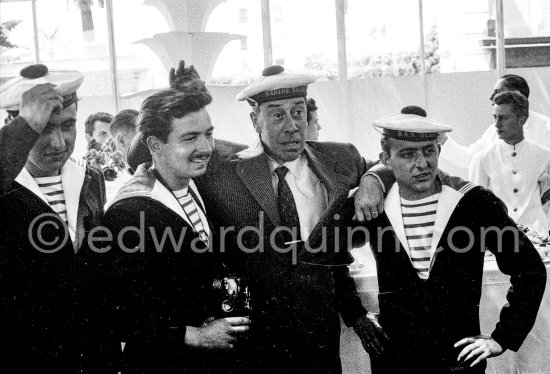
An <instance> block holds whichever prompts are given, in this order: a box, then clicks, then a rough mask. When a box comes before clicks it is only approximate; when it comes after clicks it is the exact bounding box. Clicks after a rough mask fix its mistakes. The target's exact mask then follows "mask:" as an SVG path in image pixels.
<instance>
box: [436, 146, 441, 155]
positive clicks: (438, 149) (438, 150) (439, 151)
mask: <svg viewBox="0 0 550 374" xmlns="http://www.w3.org/2000/svg"><path fill="white" fill-rule="evenodd" d="M440 154H441V144H439V143H437V156H438V157H439V155H440Z"/></svg>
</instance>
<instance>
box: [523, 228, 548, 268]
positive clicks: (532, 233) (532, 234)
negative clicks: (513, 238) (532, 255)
mask: <svg viewBox="0 0 550 374" xmlns="http://www.w3.org/2000/svg"><path fill="white" fill-rule="evenodd" d="M518 229H520V230H521V231H522V232H523V233H524V234H525V235H526V236H527V237H528V238H529V240H531V243H533V245H534V246H535V248H536V249H537V251H538V252H539V254H540V255H541V257H542V259H543V260H546V259H550V237H549V236H545V235H541V234H540V233H539V232H537V231H536V230H533V229H530V228H529V227H527V226H524V225H521V224H518Z"/></svg>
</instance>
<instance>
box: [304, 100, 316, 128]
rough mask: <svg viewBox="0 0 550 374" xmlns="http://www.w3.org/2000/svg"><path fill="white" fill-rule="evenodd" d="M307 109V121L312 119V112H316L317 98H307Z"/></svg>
mask: <svg viewBox="0 0 550 374" xmlns="http://www.w3.org/2000/svg"><path fill="white" fill-rule="evenodd" d="M306 109H307V122H308V123H309V121H311V114H309V113H310V112H315V111H316V110H317V109H319V108H317V105H315V99H311V98H310V99H307V100H306Z"/></svg>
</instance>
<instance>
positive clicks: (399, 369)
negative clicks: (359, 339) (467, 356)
mask: <svg viewBox="0 0 550 374" xmlns="http://www.w3.org/2000/svg"><path fill="white" fill-rule="evenodd" d="M427 366H428V365H418V364H412V365H408V364H406V363H404V362H403V360H400V359H399V358H396V357H393V359H392V357H386V358H384V359H376V358H372V357H371V371H372V374H418V373H422V374H484V373H485V368H486V367H487V364H486V362H481V363H479V364H477V365H476V366H474V367H472V368H471V367H470V364H459V363H458V362H457V363H456V365H454V364H453V365H452V366H439V367H427Z"/></svg>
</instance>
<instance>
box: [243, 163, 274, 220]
mask: <svg viewBox="0 0 550 374" xmlns="http://www.w3.org/2000/svg"><path fill="white" fill-rule="evenodd" d="M237 175H238V176H239V177H240V178H241V180H242V181H243V183H244V184H245V185H246V187H247V188H248V190H249V191H250V192H251V193H252V195H253V196H254V198H255V199H256V201H257V202H258V203H259V204H260V206H261V207H262V210H263V211H264V212H265V213H266V214H267V216H268V217H269V218H270V219H271V221H272V222H273V224H274V225H275V226H280V225H281V220H280V218H279V209H278V208H277V198H276V197H275V191H273V184H272V182H271V173H270V170H269V163H268V160H267V156H266V155H265V153H262V154H260V155H258V156H254V157H250V158H245V159H242V160H241V161H239V163H238V165H237Z"/></svg>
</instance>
